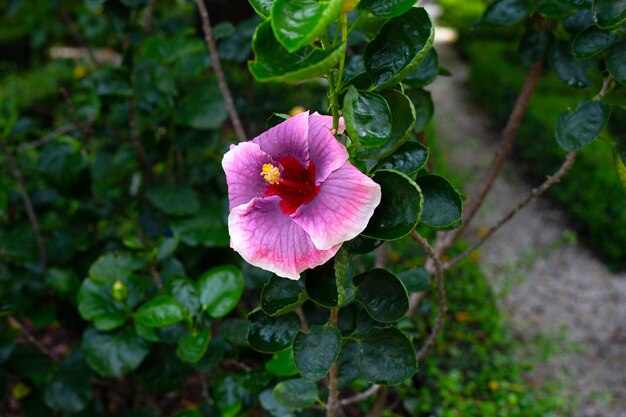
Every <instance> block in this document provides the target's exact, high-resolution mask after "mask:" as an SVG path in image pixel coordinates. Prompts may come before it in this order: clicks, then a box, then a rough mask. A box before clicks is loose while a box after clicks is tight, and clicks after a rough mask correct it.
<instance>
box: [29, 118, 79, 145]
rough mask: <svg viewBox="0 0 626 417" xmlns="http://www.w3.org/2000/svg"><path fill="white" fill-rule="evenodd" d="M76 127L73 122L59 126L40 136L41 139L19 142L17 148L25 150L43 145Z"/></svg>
mask: <svg viewBox="0 0 626 417" xmlns="http://www.w3.org/2000/svg"><path fill="white" fill-rule="evenodd" d="M76 128H77V126H76V125H75V124H71V125H65V126H61V127H60V128H58V129H57V130H55V131H53V132H50V133H48V134H47V135H46V136H44V137H42V138H41V139H37V140H34V141H32V142H28V143H23V144H21V145H20V146H19V147H18V148H17V150H18V151H25V150H27V149H33V148H38V147H40V146H43V145H45V144H46V143H48V142H51V141H53V140H55V139H56V138H58V137H59V136H61V135H64V134H66V133H69V132H71V131H72V130H74V129H76Z"/></svg>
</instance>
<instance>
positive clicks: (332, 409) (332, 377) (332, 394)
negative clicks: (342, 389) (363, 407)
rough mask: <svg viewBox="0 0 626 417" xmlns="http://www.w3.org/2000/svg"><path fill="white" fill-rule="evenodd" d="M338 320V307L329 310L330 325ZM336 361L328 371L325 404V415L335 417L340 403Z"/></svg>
mask: <svg viewBox="0 0 626 417" xmlns="http://www.w3.org/2000/svg"><path fill="white" fill-rule="evenodd" d="M338 322H339V308H333V309H331V310H330V322H329V325H330V327H334V328H336V327H337V324H338ZM337 368H338V366H337V361H335V362H334V363H333V366H331V367H330V371H329V372H328V402H327V404H326V417H337V413H338V411H339V408H340V407H341V404H340V403H339V388H338V387H337V383H338V382H339V375H338V374H337Z"/></svg>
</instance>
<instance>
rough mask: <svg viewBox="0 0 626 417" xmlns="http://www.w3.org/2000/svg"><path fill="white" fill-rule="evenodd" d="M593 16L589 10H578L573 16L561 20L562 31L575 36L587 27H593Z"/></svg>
mask: <svg viewBox="0 0 626 417" xmlns="http://www.w3.org/2000/svg"><path fill="white" fill-rule="evenodd" d="M594 25H595V21H594V20H593V14H591V10H579V11H577V12H576V13H574V14H573V15H571V16H569V17H568V18H566V19H565V20H563V29H565V30H566V31H567V32H569V33H571V34H572V35H577V34H578V33H579V32H582V31H583V30H584V29H586V28H588V27H589V26H594Z"/></svg>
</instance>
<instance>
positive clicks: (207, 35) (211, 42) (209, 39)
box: [196, 0, 248, 142]
mask: <svg viewBox="0 0 626 417" xmlns="http://www.w3.org/2000/svg"><path fill="white" fill-rule="evenodd" d="M196 6H197V7H198V11H199V12H200V19H202V30H203V31H204V42H205V43H206V46H207V48H208V49H209V54H210V55H211V65H212V66H213V72H215V77H216V78H217V85H218V87H219V88H220V91H221V92H222V96H223V97H224V104H226V110H228V115H229V116H230V121H231V123H232V124H233V129H235V134H236V135H237V139H239V141H240V142H244V141H246V140H248V136H247V135H246V131H245V130H244V128H243V125H242V124H241V119H240V118H239V113H237V109H236V107H235V101H234V100H233V96H232V94H231V93H230V89H229V88H228V84H227V83H226V78H225V77H224V71H223V70H222V64H221V63H220V57H219V55H218V53H217V47H216V45H215V39H214V38H213V29H211V21H210V20H209V12H208V10H207V8H206V6H205V5H204V0H196Z"/></svg>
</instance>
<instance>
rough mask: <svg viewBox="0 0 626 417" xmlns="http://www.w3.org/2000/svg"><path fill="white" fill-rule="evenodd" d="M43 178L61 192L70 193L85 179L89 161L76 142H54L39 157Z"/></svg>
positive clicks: (39, 167) (45, 147)
mask: <svg viewBox="0 0 626 417" xmlns="http://www.w3.org/2000/svg"><path fill="white" fill-rule="evenodd" d="M37 168H38V169H39V172H40V173H41V174H43V176H42V178H43V179H45V180H46V182H48V183H49V184H51V185H52V186H54V187H55V188H57V189H59V190H60V191H70V190H71V188H72V187H74V186H76V185H78V183H79V182H80V181H81V180H82V179H83V178H84V174H85V169H86V168H87V161H86V159H85V157H84V155H83V154H82V153H81V151H80V149H79V145H78V144H77V143H76V141H75V140H73V139H69V138H67V141H66V142H61V141H58V140H56V141H54V142H51V143H48V144H47V145H46V146H44V148H43V150H42V151H41V154H40V155H39V164H38V166H37Z"/></svg>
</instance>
